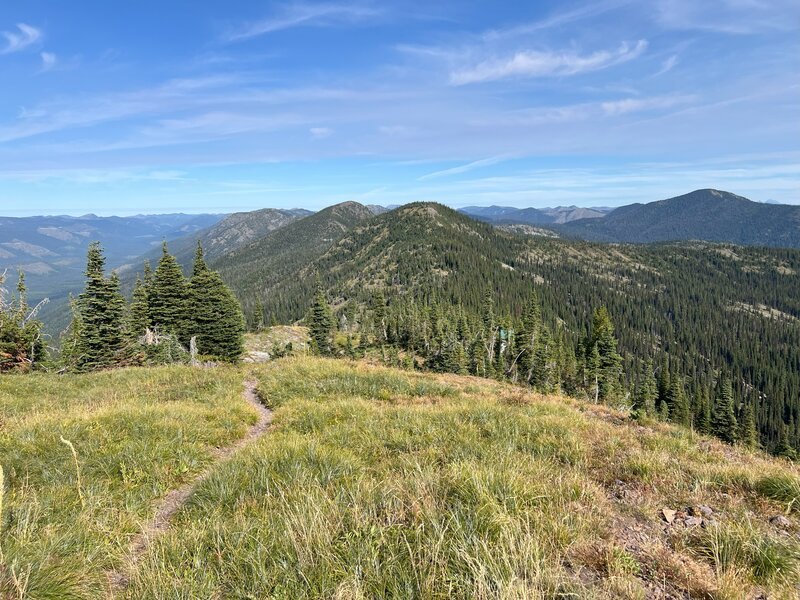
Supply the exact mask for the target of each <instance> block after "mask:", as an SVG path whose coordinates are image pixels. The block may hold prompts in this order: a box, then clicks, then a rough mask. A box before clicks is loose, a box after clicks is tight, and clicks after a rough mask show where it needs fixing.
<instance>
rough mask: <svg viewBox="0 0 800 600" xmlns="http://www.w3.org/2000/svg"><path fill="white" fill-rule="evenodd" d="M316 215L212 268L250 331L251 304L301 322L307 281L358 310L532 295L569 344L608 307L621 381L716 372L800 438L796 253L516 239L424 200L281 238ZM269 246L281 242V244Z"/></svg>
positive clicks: (773, 431)
mask: <svg viewBox="0 0 800 600" xmlns="http://www.w3.org/2000/svg"><path fill="white" fill-rule="evenodd" d="M320 214H322V213H320ZM316 217H317V215H315V216H314V217H308V218H307V219H304V220H303V221H299V222H298V223H295V224H293V225H290V226H288V227H286V228H284V229H282V230H279V231H278V232H276V233H274V234H272V235H271V236H268V237H267V238H266V239H265V240H264V242H265V243H266V244H262V245H260V246H259V248H258V249H255V248H252V249H249V250H248V253H247V255H246V260H242V257H238V259H237V257H236V256H235V255H234V256H232V257H230V258H226V259H223V260H221V261H219V262H218V263H217V264H218V266H219V267H220V268H221V270H222V273H223V276H224V277H226V279H227V281H228V282H229V283H230V284H231V285H232V287H233V288H234V289H235V290H237V292H238V293H239V294H240V296H241V298H242V300H243V302H244V304H245V307H246V310H247V311H249V312H250V321H251V322H254V321H255V320H256V319H257V318H258V317H255V316H254V315H253V311H254V310H255V309H256V307H258V306H259V305H261V306H263V309H264V312H263V315H262V316H261V317H260V318H262V319H271V318H274V319H276V320H277V321H279V322H286V321H291V320H294V319H298V318H301V317H303V315H304V314H305V311H306V310H307V308H308V306H309V304H310V301H311V294H312V290H313V281H314V278H315V277H317V276H319V277H320V278H321V281H322V283H323V284H324V286H325V288H326V289H327V290H328V291H329V294H330V296H331V298H332V299H333V301H334V305H335V306H338V307H342V306H344V305H346V304H347V303H350V302H360V303H364V302H368V300H369V297H370V296H371V293H372V291H373V290H376V289H381V290H383V291H384V293H385V294H386V295H387V296H388V297H390V298H391V297H393V296H397V295H401V294H405V295H411V296H414V297H416V298H418V299H420V300H421V301H425V300H426V299H430V298H432V297H435V298H439V299H441V300H443V301H445V302H448V303H451V304H452V303H458V302H460V303H463V305H464V307H465V309H467V310H469V311H472V312H476V311H478V310H479V308H480V304H481V301H482V297H483V292H484V290H485V289H486V287H487V286H491V287H492V288H493V289H494V290H495V295H496V297H497V298H498V304H499V306H498V311H499V312H505V313H506V314H510V315H515V316H519V315H520V314H521V311H522V307H523V305H524V303H525V302H526V300H527V298H528V296H529V294H530V292H531V290H532V289H536V290H537V292H538V294H539V295H540V297H541V298H542V302H543V305H544V312H545V317H546V318H547V319H548V320H549V321H550V322H553V323H555V322H556V321H558V322H563V323H564V324H565V326H566V328H567V330H568V331H569V332H570V335H572V336H573V339H575V340H577V339H579V338H580V337H582V336H583V335H585V333H586V331H585V327H586V325H587V324H588V323H589V322H590V320H591V314H592V310H593V309H594V308H596V307H597V306H600V305H606V306H607V307H608V308H609V310H610V312H611V315H612V317H613V319H614V320H615V322H616V325H617V331H618V335H619V337H620V347H621V350H622V351H623V354H625V355H626V371H627V373H628V375H629V377H630V378H633V377H634V374H635V373H636V372H637V370H638V367H639V364H640V361H642V360H645V359H647V358H653V359H654V360H655V363H656V364H657V365H659V364H661V362H663V361H664V360H666V359H669V361H670V365H669V367H668V368H669V370H672V371H679V372H680V373H682V374H683V375H684V376H686V377H687V388H688V391H689V393H690V394H695V393H697V392H698V391H700V390H707V389H709V388H710V387H711V386H712V382H713V380H714V379H715V378H716V377H717V375H718V374H719V370H720V369H725V370H726V371H727V372H730V373H731V374H732V376H733V379H734V383H735V387H736V392H737V394H738V397H739V398H744V397H747V398H752V400H753V401H754V402H755V403H756V405H757V410H758V423H759V427H760V428H761V431H762V433H763V435H764V439H765V442H766V443H767V444H768V445H773V446H774V444H775V443H776V441H777V435H778V426H777V425H776V424H777V423H779V422H780V421H784V422H786V423H787V424H788V425H789V426H790V427H791V428H792V435H793V436H795V438H796V437H797V435H798V431H797V423H798V421H800V419H798V416H800V415H798V410H800V295H798V294H797V293H796V291H797V289H800V251H798V250H781V249H769V248H742V247H736V246H725V245H714V244H707V243H706V244H701V243H683V244H662V245H653V246H628V245H604V244H594V243H589V242H575V241H568V240H552V239H543V238H524V237H521V236H515V235H512V234H509V233H505V232H502V231H498V230H497V229H495V228H493V227H491V226H489V225H487V224H484V223H479V222H476V221H474V220H472V219H470V218H468V217H466V216H465V215H462V214H459V213H458V212H456V211H453V210H451V209H449V208H447V207H444V206H441V205H437V204H425V203H420V204H411V205H406V206H403V207H401V208H399V209H396V210H394V211H391V212H388V213H385V214H382V215H378V216H376V217H372V218H368V219H361V220H360V221H359V222H357V223H355V224H354V225H353V226H352V228H351V230H349V231H348V230H347V229H346V228H339V229H338V233H339V236H340V237H339V239H338V241H335V240H331V241H329V242H327V244H328V245H327V247H325V244H324V243H321V242H320V241H315V240H316V238H314V237H309V238H307V239H305V238H304V239H301V238H300V237H299V236H298V235H294V234H292V231H291V230H292V228H297V227H299V226H300V225H301V224H302V223H304V222H305V221H307V220H309V219H312V218H316ZM277 235H281V236H284V237H283V238H281V241H280V242H278V241H277V240H276V239H275V238H276V236H277ZM287 237H288V238H290V239H284V238H287ZM284 243H293V244H296V246H295V247H294V248H293V249H292V250H291V254H290V255H291V256H293V257H294V258H295V260H294V262H292V263H291V264H290V265H283V260H284V259H283V258H282V256H289V254H287V255H281V254H280V252H281V248H282V246H283V244H284ZM306 245H309V247H306ZM298 252H299V254H298Z"/></svg>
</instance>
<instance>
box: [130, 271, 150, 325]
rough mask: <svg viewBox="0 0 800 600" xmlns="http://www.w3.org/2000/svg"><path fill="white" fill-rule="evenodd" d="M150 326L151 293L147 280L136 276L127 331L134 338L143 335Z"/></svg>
mask: <svg viewBox="0 0 800 600" xmlns="http://www.w3.org/2000/svg"><path fill="white" fill-rule="evenodd" d="M149 327H150V293H149V290H148V287H147V284H146V283H145V281H143V280H142V279H141V278H140V277H137V278H136V284H135V285H134V287H133V296H132V297H131V305H130V307H129V309H128V325H127V331H128V333H129V334H130V335H131V336H132V337H133V338H134V339H136V338H138V337H139V336H141V335H142V334H143V333H144V331H145V330H146V329H148V328H149Z"/></svg>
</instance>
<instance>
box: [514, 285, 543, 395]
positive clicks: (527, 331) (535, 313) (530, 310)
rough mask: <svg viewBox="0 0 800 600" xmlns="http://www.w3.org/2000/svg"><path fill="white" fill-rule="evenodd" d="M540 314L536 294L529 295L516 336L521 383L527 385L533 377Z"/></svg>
mask: <svg viewBox="0 0 800 600" xmlns="http://www.w3.org/2000/svg"><path fill="white" fill-rule="evenodd" d="M541 320H542V312H541V307H540V306H539V297H538V296H537V295H536V292H533V293H532V294H531V297H530V299H529V300H528V304H527V306H526V308H525V313H524V314H523V316H522V327H521V328H520V331H519V336H518V343H517V345H518V352H519V359H518V362H519V370H520V372H521V373H522V376H521V378H520V379H521V380H522V382H523V383H529V382H530V381H531V378H532V377H533V369H534V363H535V360H536V358H535V355H536V347H537V342H538V339H539V330H540V328H541Z"/></svg>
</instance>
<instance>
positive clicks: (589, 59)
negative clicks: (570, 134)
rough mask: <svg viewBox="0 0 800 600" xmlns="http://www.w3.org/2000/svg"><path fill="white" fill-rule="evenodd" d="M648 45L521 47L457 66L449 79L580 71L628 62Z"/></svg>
mask: <svg viewBox="0 0 800 600" xmlns="http://www.w3.org/2000/svg"><path fill="white" fill-rule="evenodd" d="M646 49H647V40H639V41H638V42H636V43H635V44H633V45H631V44H629V43H627V42H623V43H622V44H620V45H619V47H618V48H617V49H616V50H600V51H597V52H593V53H591V54H585V55H581V54H578V53H576V52H571V51H568V52H566V51H565V52H539V51H534V50H526V51H520V52H517V53H516V54H514V55H513V56H511V57H507V58H500V59H490V60H485V61H482V62H480V63H478V64H477V65H475V66H472V67H468V68H465V69H460V70H456V71H454V72H452V73H451V74H450V83H452V84H454V85H465V84H469V83H480V82H484V81H496V80H499V79H508V78H511V77H548V76H563V75H577V74H579V73H586V72H589V71H598V70H600V69H606V68H608V67H612V66H614V65H618V64H621V63H624V62H628V61H630V60H633V59H635V58H637V57H638V56H640V55H641V54H642V53H643V52H644V51H645V50H646Z"/></svg>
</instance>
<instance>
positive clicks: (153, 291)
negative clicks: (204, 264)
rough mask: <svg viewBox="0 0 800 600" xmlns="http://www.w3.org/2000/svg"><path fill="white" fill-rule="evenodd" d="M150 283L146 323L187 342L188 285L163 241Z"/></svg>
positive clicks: (184, 342)
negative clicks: (148, 316)
mask: <svg viewBox="0 0 800 600" xmlns="http://www.w3.org/2000/svg"><path fill="white" fill-rule="evenodd" d="M161 251H162V253H161V259H160V260H159V261H158V266H157V267H156V270H155V273H153V276H152V283H151V284H150V286H149V305H150V324H151V326H152V327H155V328H156V329H158V331H159V332H161V333H171V334H174V335H176V336H178V338H179V339H180V341H181V342H182V343H183V344H187V343H188V341H189V339H188V337H187V336H186V318H187V295H188V286H187V282H186V278H185V277H184V275H183V271H182V270H181V267H180V265H179V264H178V261H177V260H175V257H174V256H172V255H171V254H170V253H169V251H168V249H167V243H166V242H164V243H163V244H162V246H161Z"/></svg>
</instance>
